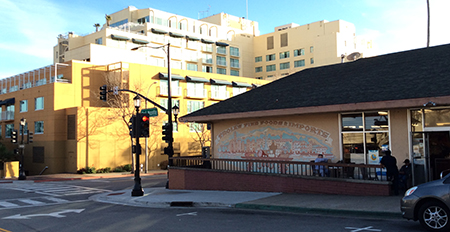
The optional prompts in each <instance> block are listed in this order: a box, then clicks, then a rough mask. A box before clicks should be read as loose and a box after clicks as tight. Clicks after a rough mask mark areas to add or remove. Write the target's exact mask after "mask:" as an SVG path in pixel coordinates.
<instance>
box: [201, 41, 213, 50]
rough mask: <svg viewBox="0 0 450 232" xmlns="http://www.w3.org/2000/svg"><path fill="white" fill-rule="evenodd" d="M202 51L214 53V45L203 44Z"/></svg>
mask: <svg viewBox="0 0 450 232" xmlns="http://www.w3.org/2000/svg"><path fill="white" fill-rule="evenodd" d="M202 51H204V52H212V51H213V47H212V44H204V43H202Z"/></svg>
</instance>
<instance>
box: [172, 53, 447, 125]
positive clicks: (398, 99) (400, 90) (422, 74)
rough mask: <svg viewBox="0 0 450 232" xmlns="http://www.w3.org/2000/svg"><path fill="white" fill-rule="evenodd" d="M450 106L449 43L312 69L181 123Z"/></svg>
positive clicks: (231, 100) (241, 95) (252, 91)
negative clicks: (429, 102)
mask: <svg viewBox="0 0 450 232" xmlns="http://www.w3.org/2000/svg"><path fill="white" fill-rule="evenodd" d="M428 101H434V102H436V103H438V104H450V45H442V46H436V47H430V48H423V49H417V50H411V51H405V52H398V53H392V54H387V55H382V56H377V57H371V58H363V59H359V60H357V61H354V62H349V63H342V64H334V65H329V66H322V67H317V68H309V69H305V70H303V71H300V72H297V73H294V74H292V75H290V76H287V77H284V78H281V79H279V80H276V81H274V82H271V83H269V84H266V85H263V86H261V87H258V88H256V89H253V90H251V91H248V92H246V93H243V94H240V95H237V96H235V97H232V98H229V99H227V100H225V101H222V102H219V103H217V104H214V105H211V106H209V107H206V108H203V109H201V110H198V111H195V112H193V113H191V114H188V115H186V116H184V117H181V118H180V120H181V121H197V122H208V121H214V120H222V119H233V118H245V117H264V116H273V115H293V114H305V113H317V112H343V111H356V110H368V109H383V108H384V109H392V108H404V107H420V106H423V104H424V103H426V102H428Z"/></svg>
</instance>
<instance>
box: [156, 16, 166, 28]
mask: <svg viewBox="0 0 450 232" xmlns="http://www.w3.org/2000/svg"><path fill="white" fill-rule="evenodd" d="M155 22H156V24H158V25H161V26H166V27H167V24H168V22H167V19H162V18H158V17H155Z"/></svg>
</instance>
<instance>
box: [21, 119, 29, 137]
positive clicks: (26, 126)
mask: <svg viewBox="0 0 450 232" xmlns="http://www.w3.org/2000/svg"><path fill="white" fill-rule="evenodd" d="M27 131H28V122H26V123H25V126H24V127H23V134H24V135H26V134H28V133H27ZM19 134H20V135H21V134H22V125H19Z"/></svg>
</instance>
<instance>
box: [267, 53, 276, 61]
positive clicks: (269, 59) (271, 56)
mask: <svg viewBox="0 0 450 232" xmlns="http://www.w3.org/2000/svg"><path fill="white" fill-rule="evenodd" d="M272 60H275V54H270V55H266V61H272Z"/></svg>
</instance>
